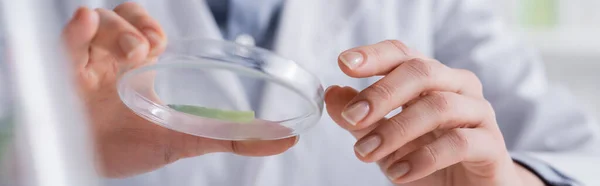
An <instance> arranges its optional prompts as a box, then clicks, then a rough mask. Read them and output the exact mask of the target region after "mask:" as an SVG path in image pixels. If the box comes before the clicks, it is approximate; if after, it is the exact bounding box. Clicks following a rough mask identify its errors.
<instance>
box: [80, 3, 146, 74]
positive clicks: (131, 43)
mask: <svg viewBox="0 0 600 186" xmlns="http://www.w3.org/2000/svg"><path fill="white" fill-rule="evenodd" d="M96 12H98V15H100V27H99V29H98V33H97V34H96V37H95V38H94V40H93V41H92V46H94V47H97V48H100V49H103V50H106V51H108V52H110V53H111V54H113V55H114V56H115V57H116V58H117V60H118V61H119V63H121V64H128V65H135V64H136V63H139V62H142V61H143V60H144V59H146V57H147V56H148V52H149V43H148V40H146V37H145V36H144V35H143V34H142V33H141V32H140V31H138V30H137V28H135V27H134V26H133V25H131V24H130V23H129V22H127V21H126V20H125V19H123V18H122V17H121V16H119V15H117V14H116V13H115V12H113V11H110V10H105V9H96Z"/></svg>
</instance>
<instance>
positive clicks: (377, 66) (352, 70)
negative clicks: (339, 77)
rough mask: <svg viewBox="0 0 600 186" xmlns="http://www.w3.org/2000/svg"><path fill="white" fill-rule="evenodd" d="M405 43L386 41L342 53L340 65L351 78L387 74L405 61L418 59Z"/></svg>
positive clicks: (339, 59) (339, 60)
mask: <svg viewBox="0 0 600 186" xmlns="http://www.w3.org/2000/svg"><path fill="white" fill-rule="evenodd" d="M416 57H418V55H415V52H413V51H411V50H410V49H409V48H408V47H407V46H406V45H405V44H404V43H402V42H400V41H397V40H386V41H382V42H379V43H376V44H373V45H367V46H361V47H357V48H353V49H350V50H347V51H344V52H342V54H340V56H339V58H338V64H339V66H340V68H341V69H342V71H343V72H344V73H346V74H347V75H349V76H351V77H357V78H358V77H370V76H375V75H384V74H387V73H388V72H389V71H391V70H392V69H394V68H396V67H397V66H398V65H400V64H401V63H402V62H404V61H408V60H410V59H413V58H416Z"/></svg>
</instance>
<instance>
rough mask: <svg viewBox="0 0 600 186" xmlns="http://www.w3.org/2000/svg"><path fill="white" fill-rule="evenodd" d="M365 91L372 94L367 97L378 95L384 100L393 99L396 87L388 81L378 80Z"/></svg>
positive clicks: (377, 96)
mask: <svg viewBox="0 0 600 186" xmlns="http://www.w3.org/2000/svg"><path fill="white" fill-rule="evenodd" d="M365 92H366V93H367V94H370V95H367V96H366V97H369V98H371V97H376V98H379V99H381V100H383V101H391V100H392V98H393V94H394V93H393V92H394V88H393V87H392V86H391V85H389V84H388V83H384V82H377V83H374V84H372V85H371V86H369V87H368V88H367V89H366V91H365Z"/></svg>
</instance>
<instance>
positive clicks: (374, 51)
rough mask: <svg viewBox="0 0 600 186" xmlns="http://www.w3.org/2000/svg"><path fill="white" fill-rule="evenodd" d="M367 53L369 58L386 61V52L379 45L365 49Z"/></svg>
mask: <svg viewBox="0 0 600 186" xmlns="http://www.w3.org/2000/svg"><path fill="white" fill-rule="evenodd" d="M363 49H364V51H365V53H366V54H367V56H368V57H374V58H375V61H383V60H385V50H383V49H382V48H381V47H380V46H378V45H369V46H365V47H364V48H363Z"/></svg>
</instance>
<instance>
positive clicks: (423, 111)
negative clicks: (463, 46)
mask: <svg viewBox="0 0 600 186" xmlns="http://www.w3.org/2000/svg"><path fill="white" fill-rule="evenodd" d="M339 65H340V68H341V69H342V71H343V72H344V73H346V74H347V75H349V76H351V77H356V78H364V77H371V76H376V75H382V76H384V77H383V78H382V79H381V80H379V81H378V82H376V83H374V84H372V85H371V86H369V87H368V88H366V89H364V90H362V91H360V92H358V91H356V90H354V89H353V88H350V87H339V86H332V87H329V88H328V90H327V91H326V94H325V102H326V103H327V111H328V113H329V115H330V116H331V117H332V119H333V120H334V121H335V122H336V123H338V124H339V125H340V126H341V127H342V128H344V129H346V130H348V131H350V132H351V133H352V135H354V136H355V137H356V138H357V139H359V140H358V142H357V143H356V145H355V147H354V149H355V152H356V156H357V157H358V158H359V159H360V160H362V161H364V162H377V163H378V165H379V166H380V167H381V170H382V171H383V172H384V173H385V174H386V176H387V177H389V178H390V180H391V181H392V182H394V183H397V184H402V183H405V184H407V185H414V186H421V185H423V186H425V185H442V186H443V185H447V186H471V185H473V186H475V185H477V186H479V185H486V186H494V185H510V186H518V185H534V184H540V185H541V181H540V180H539V179H537V178H534V176H533V174H532V173H529V172H527V171H523V168H521V167H519V166H517V165H515V164H514V162H513V161H512V159H511V157H510V155H509V153H508V150H507V149H506V147H505V144H504V139H503V137H502V134H501V132H500V129H499V127H498V125H497V123H496V119H495V114H494V110H493V108H492V106H491V105H490V103H489V102H488V101H486V100H485V98H484V96H483V91H482V85H481V83H480V81H479V79H478V78H477V76H476V75H475V74H474V73H472V72H470V71H467V70H462V69H453V68H450V67H447V66H445V65H443V64H442V63H440V62H438V61H436V60H434V59H431V58H427V57H425V56H423V55H421V54H418V53H416V52H415V51H411V50H410V49H408V48H407V47H406V46H405V45H404V44H403V43H401V42H399V41H384V42H380V43H377V44H374V45H369V46H362V47H358V48H354V49H350V50H348V51H345V52H343V53H342V54H341V55H340V58H339ZM400 107H402V108H403V110H402V112H400V113H399V114H397V115H395V116H393V117H390V118H385V116H386V115H387V114H388V113H390V112H391V111H393V110H395V109H397V108H400ZM532 178H533V179H532ZM531 180H533V181H531Z"/></svg>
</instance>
